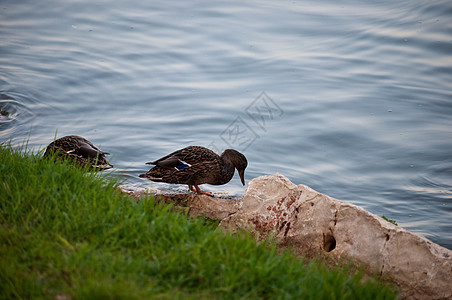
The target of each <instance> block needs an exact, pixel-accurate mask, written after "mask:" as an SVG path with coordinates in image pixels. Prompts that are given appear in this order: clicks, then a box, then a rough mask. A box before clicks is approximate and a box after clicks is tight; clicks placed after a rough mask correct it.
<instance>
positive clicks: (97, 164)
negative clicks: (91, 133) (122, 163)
mask: <svg viewBox="0 0 452 300" xmlns="http://www.w3.org/2000/svg"><path fill="white" fill-rule="evenodd" d="M107 154H109V153H107V152H103V151H101V150H100V149H99V148H97V147H96V146H94V145H93V144H92V143H91V142H90V141H88V140H87V139H85V138H83V137H81V136H77V135H68V136H64V137H62V138H59V139H57V140H55V141H53V142H52V143H50V144H49V145H48V146H47V148H46V151H45V153H44V157H49V156H52V155H56V157H57V158H60V159H71V160H74V161H75V162H76V164H78V165H80V166H85V165H88V166H90V167H91V168H93V169H97V170H104V169H109V168H112V167H113V166H112V165H110V164H109V163H108V161H107V160H106V159H105V155H107Z"/></svg>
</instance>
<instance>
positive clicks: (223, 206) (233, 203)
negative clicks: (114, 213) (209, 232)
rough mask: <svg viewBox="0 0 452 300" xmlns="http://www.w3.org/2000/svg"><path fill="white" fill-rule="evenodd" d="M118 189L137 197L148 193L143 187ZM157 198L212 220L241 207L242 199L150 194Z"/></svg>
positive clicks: (232, 212)
mask: <svg viewBox="0 0 452 300" xmlns="http://www.w3.org/2000/svg"><path fill="white" fill-rule="evenodd" d="M119 188H120V191H121V192H122V193H125V194H127V195H130V196H132V197H134V198H136V199H137V201H139V199H140V198H141V197H143V196H145V195H147V194H149V193H148V192H147V191H146V189H144V188H136V187H128V186H120V187H119ZM152 195H153V196H154V197H156V198H157V199H161V200H163V201H165V202H168V203H173V204H175V208H176V209H179V210H181V209H186V208H187V207H188V208H189V210H188V211H189V214H190V215H191V216H193V217H206V218H209V219H212V220H222V219H224V218H226V217H228V216H230V215H232V214H235V213H236V212H237V211H238V210H239V209H240V207H241V205H242V201H241V200H239V199H232V198H230V197H210V196H207V195H199V194H192V193H189V194H175V193H156V194H154V193H153V194H152Z"/></svg>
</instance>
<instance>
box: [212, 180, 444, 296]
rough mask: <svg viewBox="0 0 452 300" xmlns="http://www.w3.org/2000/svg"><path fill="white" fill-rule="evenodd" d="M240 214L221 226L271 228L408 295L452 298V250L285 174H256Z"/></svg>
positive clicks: (300, 248)
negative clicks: (348, 261) (378, 277)
mask: <svg viewBox="0 0 452 300" xmlns="http://www.w3.org/2000/svg"><path fill="white" fill-rule="evenodd" d="M242 201H243V204H242V206H241V208H240V209H239V210H238V212H237V213H235V214H233V215H231V216H229V217H227V218H225V219H223V220H222V221H221V223H220V225H221V226H222V227H224V228H227V229H230V230H239V229H244V228H251V229H252V230H253V231H254V232H255V233H256V235H257V236H258V238H259V237H260V238H265V237H266V236H268V235H269V234H270V233H271V234H273V236H274V237H275V238H276V239H277V241H278V242H279V243H280V245H281V246H289V247H290V248H292V249H295V251H296V252H297V253H298V254H300V255H303V256H315V255H323V256H326V257H328V258H330V259H332V260H333V261H338V260H339V259H342V258H346V259H351V260H352V261H353V262H355V263H356V264H358V265H359V266H361V267H365V268H367V270H368V271H369V273H370V274H372V273H373V272H375V271H377V272H379V274H380V275H382V276H383V277H386V278H390V279H391V280H393V281H394V282H395V283H396V284H397V285H398V286H399V289H400V291H401V297H402V298H406V299H451V298H452V283H451V282H452V281H451V280H452V251H451V250H448V249H446V248H443V247H441V246H439V245H437V244H434V243H433V242H431V241H429V240H428V239H426V238H423V237H420V236H417V235H415V234H413V233H411V232H409V231H407V230H405V229H403V228H401V227H398V226H396V225H394V224H392V223H389V222H387V221H386V220H383V219H382V218H380V217H378V216H376V215H374V214H372V213H369V212H367V211H366V210H364V209H362V208H360V207H358V206H355V205H352V204H349V203H345V202H342V201H339V200H337V199H334V198H331V197H329V196H326V195H323V194H321V193H318V192H316V191H315V190H313V189H311V188H309V187H307V186H305V185H295V184H293V183H292V182H290V181H289V180H288V179H287V178H286V177H284V176H283V175H281V174H278V173H277V174H275V175H266V176H261V177H258V178H255V179H253V180H252V181H251V182H250V183H249V184H248V186H247V188H246V190H245V193H244V195H243V198H242Z"/></svg>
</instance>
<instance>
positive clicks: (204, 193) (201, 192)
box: [194, 184, 213, 197]
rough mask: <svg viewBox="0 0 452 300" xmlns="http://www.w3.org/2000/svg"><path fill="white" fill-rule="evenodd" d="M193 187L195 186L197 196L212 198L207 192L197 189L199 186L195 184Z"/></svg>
mask: <svg viewBox="0 0 452 300" xmlns="http://www.w3.org/2000/svg"><path fill="white" fill-rule="evenodd" d="M194 186H195V189H196V192H197V193H198V194H203V195H207V196H210V197H213V194H211V193H209V192H205V191H201V189H200V188H199V186H198V185H197V184H195V185H194Z"/></svg>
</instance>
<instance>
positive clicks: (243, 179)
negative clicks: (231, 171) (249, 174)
mask: <svg viewBox="0 0 452 300" xmlns="http://www.w3.org/2000/svg"><path fill="white" fill-rule="evenodd" d="M239 176H240V180H241V181H242V184H243V185H245V171H239Z"/></svg>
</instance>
